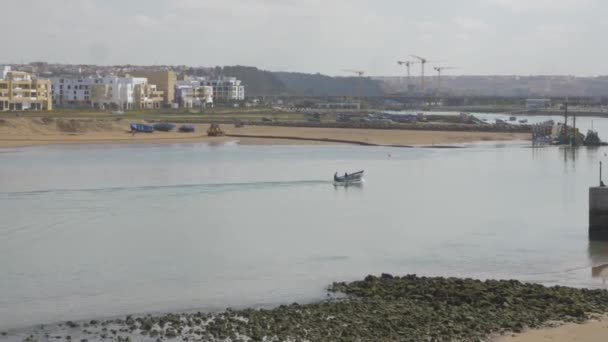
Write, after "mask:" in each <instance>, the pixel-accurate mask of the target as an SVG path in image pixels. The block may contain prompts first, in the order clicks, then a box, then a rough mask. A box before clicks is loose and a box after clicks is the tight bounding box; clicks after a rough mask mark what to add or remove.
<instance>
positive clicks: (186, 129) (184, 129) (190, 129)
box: [179, 125, 194, 133]
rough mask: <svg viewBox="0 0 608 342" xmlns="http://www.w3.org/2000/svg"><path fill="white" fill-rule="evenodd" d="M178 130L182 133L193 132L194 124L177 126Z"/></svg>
mask: <svg viewBox="0 0 608 342" xmlns="http://www.w3.org/2000/svg"><path fill="white" fill-rule="evenodd" d="M179 131H180V132H182V133H192V132H194V126H192V125H183V126H180V127H179Z"/></svg>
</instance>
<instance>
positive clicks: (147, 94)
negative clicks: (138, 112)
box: [51, 75, 163, 109]
mask: <svg viewBox="0 0 608 342" xmlns="http://www.w3.org/2000/svg"><path fill="white" fill-rule="evenodd" d="M51 82H52V85H51V91H52V95H53V103H54V104H55V105H59V106H70V105H71V106H83V105H84V106H91V107H99V108H106V107H118V108H120V109H133V108H140V109H148V108H159V107H160V102H162V99H160V98H159V97H162V95H163V92H162V91H158V90H157V89H156V86H155V85H151V84H148V79H147V78H145V77H131V76H126V77H118V76H114V75H111V76H104V77H100V76H96V77H75V78H70V77H54V78H52V79H51Z"/></svg>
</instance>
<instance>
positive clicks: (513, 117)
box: [509, 116, 517, 121]
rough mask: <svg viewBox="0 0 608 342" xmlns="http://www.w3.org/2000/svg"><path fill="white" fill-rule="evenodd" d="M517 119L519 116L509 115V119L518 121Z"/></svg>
mask: <svg viewBox="0 0 608 342" xmlns="http://www.w3.org/2000/svg"><path fill="white" fill-rule="evenodd" d="M516 120H517V117H515V116H510V117H509V121H516Z"/></svg>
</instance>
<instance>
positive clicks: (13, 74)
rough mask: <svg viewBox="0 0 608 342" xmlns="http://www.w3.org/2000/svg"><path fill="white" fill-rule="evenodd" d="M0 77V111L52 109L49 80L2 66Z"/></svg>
mask: <svg viewBox="0 0 608 342" xmlns="http://www.w3.org/2000/svg"><path fill="white" fill-rule="evenodd" d="M1 70H2V74H1V76H2V78H0V111H22V110H52V109H53V101H52V97H51V82H50V81H49V80H48V79H41V78H36V77H32V76H31V75H30V74H29V73H27V72H23V71H11V69H10V67H3V68H2V69H1Z"/></svg>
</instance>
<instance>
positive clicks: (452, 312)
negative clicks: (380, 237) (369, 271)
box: [2, 274, 608, 342]
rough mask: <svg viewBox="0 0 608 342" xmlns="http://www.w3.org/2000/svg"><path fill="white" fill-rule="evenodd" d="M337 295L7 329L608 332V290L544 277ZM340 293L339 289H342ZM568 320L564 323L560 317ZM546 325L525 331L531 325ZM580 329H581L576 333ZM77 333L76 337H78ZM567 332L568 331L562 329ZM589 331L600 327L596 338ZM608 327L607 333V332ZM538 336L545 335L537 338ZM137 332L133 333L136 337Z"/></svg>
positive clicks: (371, 287) (50, 332)
mask: <svg viewBox="0 0 608 342" xmlns="http://www.w3.org/2000/svg"><path fill="white" fill-rule="evenodd" d="M328 291H329V295H330V297H331V298H330V299H328V300H325V301H322V302H318V303H311V304H304V305H300V304H297V303H293V304H291V305H281V306H279V307H276V308H273V309H252V308H251V309H243V310H232V309H227V310H226V311H224V312H220V313H201V312H197V313H183V314H165V315H157V316H153V315H146V316H139V317H132V316H127V317H125V318H120V319H111V320H87V321H82V322H66V323H63V324H59V325H50V326H42V327H37V328H32V329H29V330H27V331H21V332H3V333H2V334H3V335H4V336H8V337H15V338H20V339H29V340H30V341H34V340H45V339H47V340H48V339H67V340H70V339H71V340H83V339H107V338H113V339H118V340H119V341H127V340H129V339H130V340H133V339H134V338H136V339H137V340H143V341H148V340H149V341H153V340H157V339H159V338H160V339H161V340H162V339H165V338H167V339H172V338H177V339H178V340H183V341H185V340H203V341H224V340H226V339H228V338H229V339H230V340H232V341H241V340H243V341H244V340H248V339H252V340H253V341H262V340H264V339H265V340H270V341H287V340H298V341H299V340H308V341H337V340H349V341H350V340H352V341H358V340H363V341H455V340H457V341H483V340H488V339H492V338H493V339H494V340H495V341H518V342H527V341H539V340H542V339H538V338H540V337H542V338H545V337H544V336H555V339H553V340H552V341H573V339H570V337H569V336H576V338H577V339H576V341H589V342H591V341H599V340H597V339H592V337H593V336H597V334H598V332H601V334H605V332H606V328H605V327H606V325H608V323H607V322H606V321H602V322H598V323H588V324H583V325H580V323H583V322H586V321H588V320H590V319H593V318H594V317H597V316H598V315H602V314H605V313H607V312H608V292H607V291H605V290H588V289H575V288H568V287H559V286H555V287H544V286H541V285H537V284H527V283H521V282H519V281H516V280H487V281H480V280H473V279H458V278H442V277H431V278H429V277H417V276H415V275H408V276H404V277H393V276H391V275H388V274H383V275H382V276H380V277H374V276H368V277H366V278H365V279H364V280H361V281H355V282H352V283H333V284H332V285H331V286H330V287H329V288H328ZM335 294H337V296H336V295H335ZM557 322H559V323H557ZM569 322H570V323H576V324H579V325H574V324H566V325H564V326H562V327H560V328H556V329H555V330H537V331H532V332H529V333H525V334H522V335H520V336H517V337H515V338H504V337H499V338H497V336H510V335H512V334H518V333H522V332H523V331H525V330H526V329H539V328H544V327H546V326H556V325H559V324H561V323H569ZM574 333H575V334H576V335H572V334H574ZM68 336H69V337H68ZM560 336H561V337H560ZM586 336H591V337H590V339H587V338H586ZM602 336H605V335H602ZM537 337H538V338H537ZM127 338H128V339H127Z"/></svg>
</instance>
